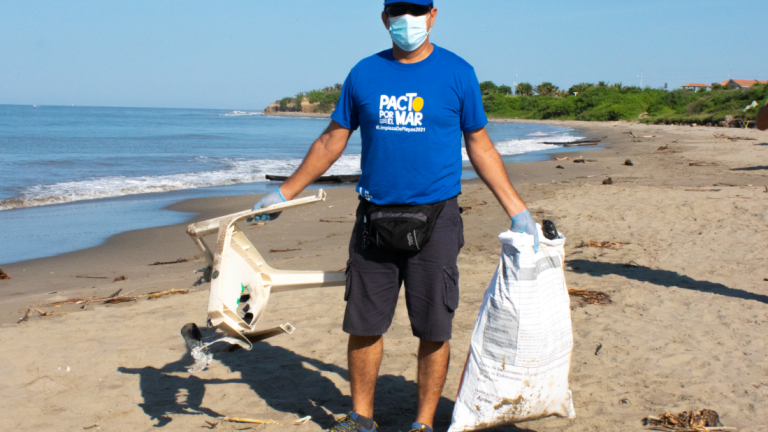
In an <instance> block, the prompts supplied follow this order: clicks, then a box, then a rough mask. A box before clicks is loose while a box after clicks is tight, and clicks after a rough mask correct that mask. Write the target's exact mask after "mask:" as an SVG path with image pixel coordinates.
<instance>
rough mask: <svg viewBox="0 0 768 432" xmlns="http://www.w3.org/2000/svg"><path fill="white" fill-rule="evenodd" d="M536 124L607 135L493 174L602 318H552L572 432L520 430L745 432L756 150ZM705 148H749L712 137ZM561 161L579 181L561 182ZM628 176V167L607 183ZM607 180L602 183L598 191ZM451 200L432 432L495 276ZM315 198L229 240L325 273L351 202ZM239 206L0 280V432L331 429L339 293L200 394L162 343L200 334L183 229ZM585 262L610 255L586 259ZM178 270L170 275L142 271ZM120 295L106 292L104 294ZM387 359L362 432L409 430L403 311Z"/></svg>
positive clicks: (760, 302) (483, 197) (284, 302)
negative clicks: (450, 296)
mask: <svg viewBox="0 0 768 432" xmlns="http://www.w3.org/2000/svg"><path fill="white" fill-rule="evenodd" d="M525 122H527V121H525ZM547 124H552V125H555V126H567V127H572V128H574V129H579V130H581V131H584V132H585V133H588V134H591V135H596V136H600V137H602V136H607V138H606V139H605V140H604V142H606V143H607V144H606V147H605V148H602V149H598V150H590V151H589V152H586V151H584V150H585V149H579V148H570V149H568V150H569V151H568V152H564V153H559V154H558V155H557V157H558V158H560V159H561V160H555V159H552V160H547V161H540V162H524V163H515V164H506V168H507V172H508V173H509V175H510V178H511V180H512V182H513V184H514V186H515V188H516V189H517V191H518V193H519V194H520V195H521V197H522V198H523V200H524V201H525V202H526V203H527V204H528V207H529V209H530V211H531V213H532V215H533V217H534V219H535V220H536V221H537V222H540V221H541V220H544V219H549V220H553V221H555V223H556V225H557V228H558V229H559V230H560V231H561V232H562V233H563V234H564V235H565V236H566V238H567V241H566V260H565V276H566V281H567V283H568V287H569V288H574V289H585V290H589V291H600V292H604V293H606V294H608V295H609V296H610V297H611V300H612V303H610V304H607V305H593V304H584V302H583V301H581V300H580V299H579V298H576V297H572V303H571V319H572V325H573V330H574V333H573V334H574V351H573V354H572V361H571V374H570V386H571V390H572V392H573V395H574V399H575V408H576V411H577V412H578V417H577V418H576V419H573V420H568V419H558V418H547V419H542V420H539V421H536V422H531V423H527V424H525V425H521V426H524V427H526V428H530V429H531V430H536V431H538V432H555V431H558V432H559V431H570V432H585V431H595V430H622V429H626V427H627V425H628V424H630V425H631V424H638V425H639V424H640V420H641V419H642V418H644V417H647V416H649V415H653V416H655V415H658V414H659V413H661V412H664V411H672V412H679V411H683V410H690V409H696V410H698V409H701V408H710V409H714V410H716V411H717V412H718V413H719V414H720V419H721V421H722V422H723V423H724V424H725V425H726V426H729V427H736V428H738V429H739V430H740V431H742V432H758V431H762V430H764V429H765V426H766V425H768V398H767V397H766V396H768V394H766V392H765V386H764V383H763V382H762V381H764V380H763V375H764V374H763V373H762V372H761V371H764V370H766V369H765V368H766V366H767V364H766V360H765V359H766V358H768V348H767V347H765V346H764V344H761V343H759V341H760V340H761V339H760V335H762V334H763V333H764V332H765V326H766V325H768V321H766V316H768V283H766V282H764V281H763V279H764V278H765V277H768V273H766V269H765V263H766V261H765V258H764V257H763V253H762V250H764V246H763V242H764V239H765V236H766V235H768V216H766V215H768V192H767V191H768V180H766V176H765V172H766V171H765V169H766V168H765V166H764V165H765V164H764V163H762V161H763V160H764V159H765V157H766V152H767V151H768V134H766V133H760V132H757V131H754V130H736V129H730V130H728V129H716V128H690V127H680V126H662V125H640V124H634V123H625V122H610V123H592V122H566V121H556V122H549V123H547ZM630 132H631V133H632V135H633V136H630ZM714 132H717V133H725V134H726V135H727V136H730V137H731V138H747V139H737V140H730V139H723V138H718V137H715V136H714V135H713V133H714ZM580 156H581V158H580ZM566 157H567V158H568V159H565V158H566ZM579 158H580V159H589V160H592V161H594V162H585V163H574V162H573V160H574V159H579ZM627 159H630V160H631V161H632V162H633V164H632V165H631V166H628V165H624V163H625V161H626V160H627ZM558 167H562V168H558ZM607 178H611V179H612V184H603V182H604V180H606V179H607ZM462 190H463V194H462V195H461V196H460V197H459V203H460V205H461V206H462V207H463V208H464V210H465V211H464V213H463V215H462V218H463V221H464V237H465V240H466V244H465V246H464V248H463V249H462V252H461V255H460V256H459V263H458V265H459V270H460V272H461V278H460V287H461V288H460V289H461V293H460V306H459V309H457V310H456V316H455V319H454V337H453V340H452V343H451V345H452V350H451V363H450V367H449V371H448V379H447V381H446V385H445V388H444V391H443V397H442V398H441V401H440V405H439V407H438V413H437V416H436V420H435V428H436V429H435V430H444V429H445V428H447V426H448V423H449V422H450V414H451V410H452V405H453V402H452V401H453V400H454V398H455V396H456V392H457V389H458V386H459V380H460V378H461V370H462V367H463V364H464V361H465V359H466V355H467V348H468V346H469V337H470V335H471V332H472V329H473V326H474V323H475V319H476V317H477V310H478V308H479V306H480V302H481V301H482V298H483V295H484V293H485V290H486V288H487V286H488V282H489V281H490V280H491V277H492V275H493V273H494V271H495V269H496V266H497V265H498V256H499V249H500V248H499V243H498V240H497V235H498V234H499V232H502V231H504V230H506V229H508V228H509V218H508V216H507V215H506V214H505V213H504V212H503V210H501V208H500V206H499V205H498V204H497V203H496V200H495V198H494V197H493V195H492V194H491V193H490V192H489V191H488V189H487V188H486V187H485V186H484V185H483V184H482V182H481V181H480V180H470V181H466V182H463V184H462ZM327 192H328V200H327V201H326V202H323V203H318V204H314V205H312V206H310V207H306V208H302V209H295V210H291V211H286V212H284V213H283V215H282V216H281V217H280V219H278V220H277V221H275V222H270V223H268V224H266V225H263V226H258V225H256V224H249V225H247V226H244V227H243V228H244V231H245V233H246V235H248V236H249V238H250V239H251V240H252V241H253V242H254V245H256V247H257V248H258V250H259V251H260V252H261V253H262V254H263V256H264V258H265V260H266V261H267V262H268V263H269V264H270V265H271V266H273V267H275V268H278V269H281V268H282V269H304V270H315V269H324V270H333V271H336V270H341V269H344V268H345V264H346V260H347V246H348V241H349V231H350V230H351V227H352V221H353V219H354V217H353V216H351V215H352V214H353V213H354V209H355V207H356V205H357V194H356V193H355V192H354V189H353V188H334V189H329V190H328V191H327ZM309 194H312V192H311V191H310V192H305V193H304V195H309ZM254 198H256V197H255V196H254V195H241V196H222V197H212V198H197V199H191V200H185V201H182V202H180V203H177V204H173V205H172V206H170V207H169V209H171V210H176V211H185V212H191V213H195V216H194V217H193V218H192V219H191V220H190V221H189V222H185V223H181V224H176V225H170V226H164V227H157V228H150V229H145V230H138V231H133V232H127V233H122V234H118V235H116V236H113V237H110V238H109V239H108V240H107V241H106V242H105V243H104V244H103V245H100V246H97V247H94V248H89V249H85V250H80V251H76V252H71V253H67V254H63V255H59V256H55V257H50V258H41V259H37V260H32V261H28V262H24V263H21V264H19V265H16V264H10V265H3V266H2V268H3V270H4V271H5V272H6V273H8V274H9V276H10V277H11V280H0V299H2V300H0V326H2V327H3V328H4V330H5V332H4V335H5V342H6V346H7V347H8V349H7V350H5V351H4V352H3V353H2V354H0V355H2V356H3V357H2V360H3V361H4V362H5V364H6V365H7V366H8V367H9V368H10V370H13V371H14V373H13V374H9V376H8V379H7V380H6V382H4V384H3V386H2V388H3V390H4V391H5V393H6V394H7V395H8V396H9V397H7V398H4V399H3V402H2V404H3V408H6V410H5V411H6V412H7V413H9V414H8V415H7V416H5V418H4V419H0V428H2V429H9V430H11V429H13V430H74V429H81V428H83V427H86V426H91V425H93V424H99V425H101V426H102V427H108V426H109V427H116V426H117V425H120V427H121V428H124V429H131V430H145V429H149V428H151V427H152V426H153V425H156V424H158V423H159V422H162V424H166V423H168V422H172V423H173V426H172V428H173V429H184V430H191V429H195V428H199V427H200V426H201V425H202V424H203V420H207V421H211V422H220V428H221V429H222V430H232V427H233V426H232V425H231V424H227V423H221V417H223V416H238V417H248V418H258V419H271V420H274V421H277V422H279V423H283V424H288V423H290V422H292V421H295V420H296V419H298V418H301V417H304V416H306V415H311V416H312V420H311V421H310V422H308V423H307V424H306V425H304V426H302V430H304V431H305V432H319V431H320V430H322V428H323V427H327V426H328V423H329V422H330V421H331V420H332V417H331V414H330V413H333V414H341V413H343V412H345V410H348V409H349V408H350V407H351V405H350V399H349V383H348V376H347V374H346V350H344V349H340V348H339V347H340V346H342V347H343V345H344V342H345V341H346V335H345V334H344V333H343V332H342V331H341V321H342V318H343V314H344V302H343V289H341V290H340V289H336V288H324V289H316V290H306V291H300V292H298V291H297V292H293V293H281V294H274V295H273V296H272V297H271V298H270V303H269V306H268V309H267V313H266V314H265V315H264V317H263V318H262V320H261V321H260V323H259V326H260V328H268V327H271V326H275V325H279V324H283V323H286V322H290V323H291V324H293V325H295V327H296V328H297V331H296V332H294V333H293V334H291V335H283V336H279V337H277V338H275V339H270V340H268V341H267V342H263V343H259V344H257V345H256V346H254V349H253V351H250V352H247V351H243V350H240V351H239V352H233V353H216V354H215V355H214V361H213V364H212V365H211V368H210V370H208V371H206V372H204V373H202V374H198V375H195V376H190V375H189V374H188V373H187V372H186V370H185V368H186V367H189V366H190V365H191V363H192V361H191V359H190V357H189V355H188V354H186V350H185V348H184V343H183V340H182V339H181V337H180V336H179V333H178V332H179V329H180V328H181V326H182V325H184V324H185V323H187V322H196V323H197V324H198V325H201V326H204V323H205V320H206V305H207V298H208V287H209V285H208V284H207V283H203V284H202V285H199V286H194V283H195V281H197V280H198V278H199V277H200V273H196V271H198V270H200V269H201V268H202V267H203V266H204V262H203V260H202V259H201V258H196V257H197V256H198V255H199V251H198V250H197V249H196V248H195V246H194V244H193V243H192V241H191V240H190V239H189V237H188V236H187V235H186V233H185V229H186V225H187V224H189V223H192V222H195V221H199V220H204V219H207V218H210V217H215V216H219V215H223V214H228V213H231V212H234V211H238V210H242V209H243V208H248V207H250V206H252V205H253V202H255V201H254ZM327 221H334V222H338V223H328V222H327ZM589 242H613V244H612V245H610V246H607V247H602V248H601V247H590V246H589ZM180 258H182V259H190V261H189V262H183V263H178V264H170V265H158V266H153V265H151V264H153V263H155V262H158V261H160V262H170V261H175V260H177V259H180ZM77 276H93V277H104V278H105V279H85V278H78V277H77ZM120 276H125V277H126V280H124V281H118V282H114V281H113V280H114V278H118V277H120ZM190 288H191V289H195V290H197V291H195V292H191V293H188V294H186V295H176V296H167V297H164V298H161V299H158V300H151V301H150V300H144V299H141V300H138V301H135V302H127V303H124V304H119V305H102V304H88V305H87V308H86V309H85V310H83V309H82V305H69V306H62V307H61V308H55V307H53V306H48V305H49V304H50V303H52V302H56V301H62V300H65V299H69V298H87V297H91V296H109V295H111V294H113V293H114V292H115V291H116V290H118V289H122V290H123V291H122V293H128V292H133V294H131V295H137V294H146V293H149V292H154V291H160V290H167V289H190ZM134 290H135V291H134ZM28 307H36V308H39V309H41V310H43V311H45V312H48V313H58V314H59V315H52V316H38V315H37V313H36V312H35V313H34V314H33V316H32V317H31V318H30V319H29V320H28V321H26V322H22V323H19V324H17V323H16V321H17V320H18V319H19V317H21V316H23V314H24V311H26V309H27V308H28ZM63 313H66V314H63ZM41 340H44V341H45V343H40V341H41ZM386 340H387V342H386V351H385V353H384V361H383V363H382V367H381V375H380V379H379V384H378V385H379V388H378V389H377V391H379V390H380V391H381V394H380V395H379V394H377V413H376V421H377V422H378V423H379V426H380V427H381V430H382V432H394V431H395V430H398V428H399V427H400V426H402V425H401V424H400V423H401V420H402V416H403V414H404V413H406V414H408V415H410V414H412V412H413V405H414V404H415V402H414V400H415V399H414V398H415V395H414V391H415V390H414V389H415V387H414V386H415V381H416V379H417V370H416V364H415V361H414V354H413V353H414V352H415V349H416V345H417V342H416V340H415V339H414V338H413V336H412V334H411V330H410V326H409V325H408V316H407V312H406V309H405V300H404V296H403V293H402V292H401V295H400V299H399V302H398V309H397V312H396V314H395V318H394V321H393V324H392V326H391V328H390V330H389V332H388V333H387V335H386ZM755 341H758V342H755ZM596 347H600V348H601V349H597V348H596ZM598 351H599V353H598ZM51 353H57V354H56V355H51ZM598 354H599V355H598ZM70 366H71V371H69V370H70ZM180 394H183V395H185V397H186V398H179V395H180ZM11 395H13V397H11ZM379 396H381V397H379ZM745 407H750V408H749V409H745ZM51 410H52V411H51ZM40 412H44V413H55V415H45V416H40V415H39V413H40ZM192 413H193V414H194V415H191V414H192ZM398 422H400V423H398ZM265 427H266V428H269V426H265Z"/></svg>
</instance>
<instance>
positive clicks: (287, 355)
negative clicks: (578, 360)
mask: <svg viewBox="0 0 768 432" xmlns="http://www.w3.org/2000/svg"><path fill="white" fill-rule="evenodd" d="M340 349H344V350H345V351H346V346H345V345H343V346H341V347H340ZM214 358H215V360H217V361H220V362H221V363H222V364H223V365H225V366H227V367H228V368H230V369H231V370H232V371H233V372H240V374H241V376H242V379H232V380H206V379H203V378H198V377H196V376H194V375H192V374H189V373H187V372H186V368H187V367H189V366H191V365H192V363H193V360H192V358H191V356H189V355H188V354H186V355H184V356H183V357H182V358H181V359H179V360H178V361H175V362H173V363H169V364H167V365H165V366H164V367H162V368H160V369H156V368H152V367H146V368H142V369H128V368H123V367H121V368H118V371H119V372H122V373H127V374H138V375H139V376H140V385H139V387H140V390H141V395H142V397H143V398H144V403H141V404H139V406H140V407H141V408H142V409H143V410H144V412H145V413H146V414H147V415H148V416H149V417H151V418H152V419H153V420H157V421H158V423H157V424H156V425H155V427H163V426H166V425H167V424H168V423H170V422H171V421H172V418H171V417H170V415H171V414H189V415H200V414H204V415H207V416H211V417H222V416H225V415H232V413H223V414H220V413H217V412H215V411H212V410H210V409H208V408H205V407H202V406H201V403H202V400H203V396H204V395H205V386H206V385H212V384H233V383H238V384H247V385H248V386H250V388H251V389H252V390H253V392H254V393H255V394H256V395H255V396H258V397H259V398H261V399H263V400H264V401H265V402H266V403H267V405H269V407H271V408H272V409H274V410H277V411H280V412H285V413H293V414H295V415H296V416H298V417H304V416H308V415H309V416H312V421H313V422H315V423H317V424H318V425H319V426H320V427H322V428H324V429H327V428H329V427H331V425H332V424H333V421H334V417H333V416H332V415H330V414H328V413H327V412H326V410H328V411H330V412H332V413H334V414H343V413H346V412H348V411H350V410H351V409H352V400H351V398H350V397H349V396H346V395H344V394H342V392H341V391H340V390H339V388H338V387H337V386H336V384H334V382H333V381H331V380H330V379H328V378H326V377H324V376H323V374H326V375H327V374H328V373H332V374H336V375H338V376H339V377H341V378H342V379H344V380H345V381H347V380H348V374H347V370H346V369H344V368H340V367H338V366H336V365H332V364H327V363H324V362H321V361H319V360H316V359H312V358H308V357H304V356H301V355H298V354H296V353H294V352H292V351H289V350H287V349H285V348H281V347H279V346H274V345H270V344H269V343H267V342H260V343H257V344H256V345H254V347H253V350H252V351H249V352H248V351H242V350H240V351H236V352H231V353H229V352H222V353H218V354H215V355H214ZM384 361H386V359H385V360H384ZM213 367H217V365H216V362H214V364H213ZM218 367H221V366H218ZM179 372H181V374H179V375H181V376H177V375H168V374H177V373H179ZM202 376H205V373H203V374H202ZM184 391H186V393H187V397H186V401H185V402H184V401H181V402H180V401H178V399H179V398H177V395H178V394H180V393H184ZM182 399H183V398H182ZM375 400H376V415H375V419H376V422H377V423H378V425H379V430H381V431H382V432H394V431H408V430H409V428H410V424H411V422H412V421H413V419H414V418H415V416H416V384H415V383H414V382H412V381H408V380H406V379H405V378H403V377H401V376H394V375H384V376H381V377H379V380H378V383H377V385H376V396H375ZM453 405H454V403H453V401H451V400H449V399H446V398H444V397H443V398H440V402H439V404H438V408H437V414H436V415H435V425H434V429H435V430H437V431H444V430H446V429H447V428H448V426H449V425H450V422H451V414H452V412H453ZM494 430H496V431H499V432H535V431H533V430H531V429H521V428H518V427H515V426H507V427H502V428H496V429H494Z"/></svg>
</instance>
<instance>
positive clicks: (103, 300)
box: [46, 289, 195, 309]
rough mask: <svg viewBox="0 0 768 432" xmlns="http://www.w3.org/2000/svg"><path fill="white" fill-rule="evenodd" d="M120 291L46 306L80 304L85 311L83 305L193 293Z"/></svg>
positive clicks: (178, 290)
mask: <svg viewBox="0 0 768 432" xmlns="http://www.w3.org/2000/svg"><path fill="white" fill-rule="evenodd" d="M120 291H122V290H118V291H117V292H115V293H114V294H112V295H110V296H108V297H89V298H73V299H68V300H62V301H58V302H54V303H49V304H47V305H46V306H62V305H68V304H82V305H83V309H85V305H87V304H88V303H104V304H117V303H125V302H131V301H136V300H138V299H140V298H142V297H146V298H147V299H148V300H154V299H156V298H160V297H163V296H167V295H171V294H188V293H190V292H195V290H193V289H169V290H165V291H155V292H151V293H148V294H141V295H137V296H131V295H128V294H131V293H133V292H135V291H136V290H133V291H131V292H129V293H128V294H123V295H120Z"/></svg>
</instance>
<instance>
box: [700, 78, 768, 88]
mask: <svg viewBox="0 0 768 432" xmlns="http://www.w3.org/2000/svg"><path fill="white" fill-rule="evenodd" d="M757 83H760V84H768V81H760V80H743V79H730V80H726V81H723V82H721V83H713V84H712V86H715V85H718V84H719V85H721V86H723V87H730V88H732V89H740V88H750V87H752V86H753V85H755V84H757Z"/></svg>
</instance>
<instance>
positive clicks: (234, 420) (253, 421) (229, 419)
mask: <svg viewBox="0 0 768 432" xmlns="http://www.w3.org/2000/svg"><path fill="white" fill-rule="evenodd" d="M222 420H223V421H225V422H231V423H250V424H263V425H278V426H299V425H303V424H304V423H306V422H308V421H310V420H312V416H306V417H303V418H300V419H298V420H296V421H295V422H293V423H290V424H281V423H278V422H276V421H274V420H258V419H249V418H239V417H224V418H223V419H222Z"/></svg>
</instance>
